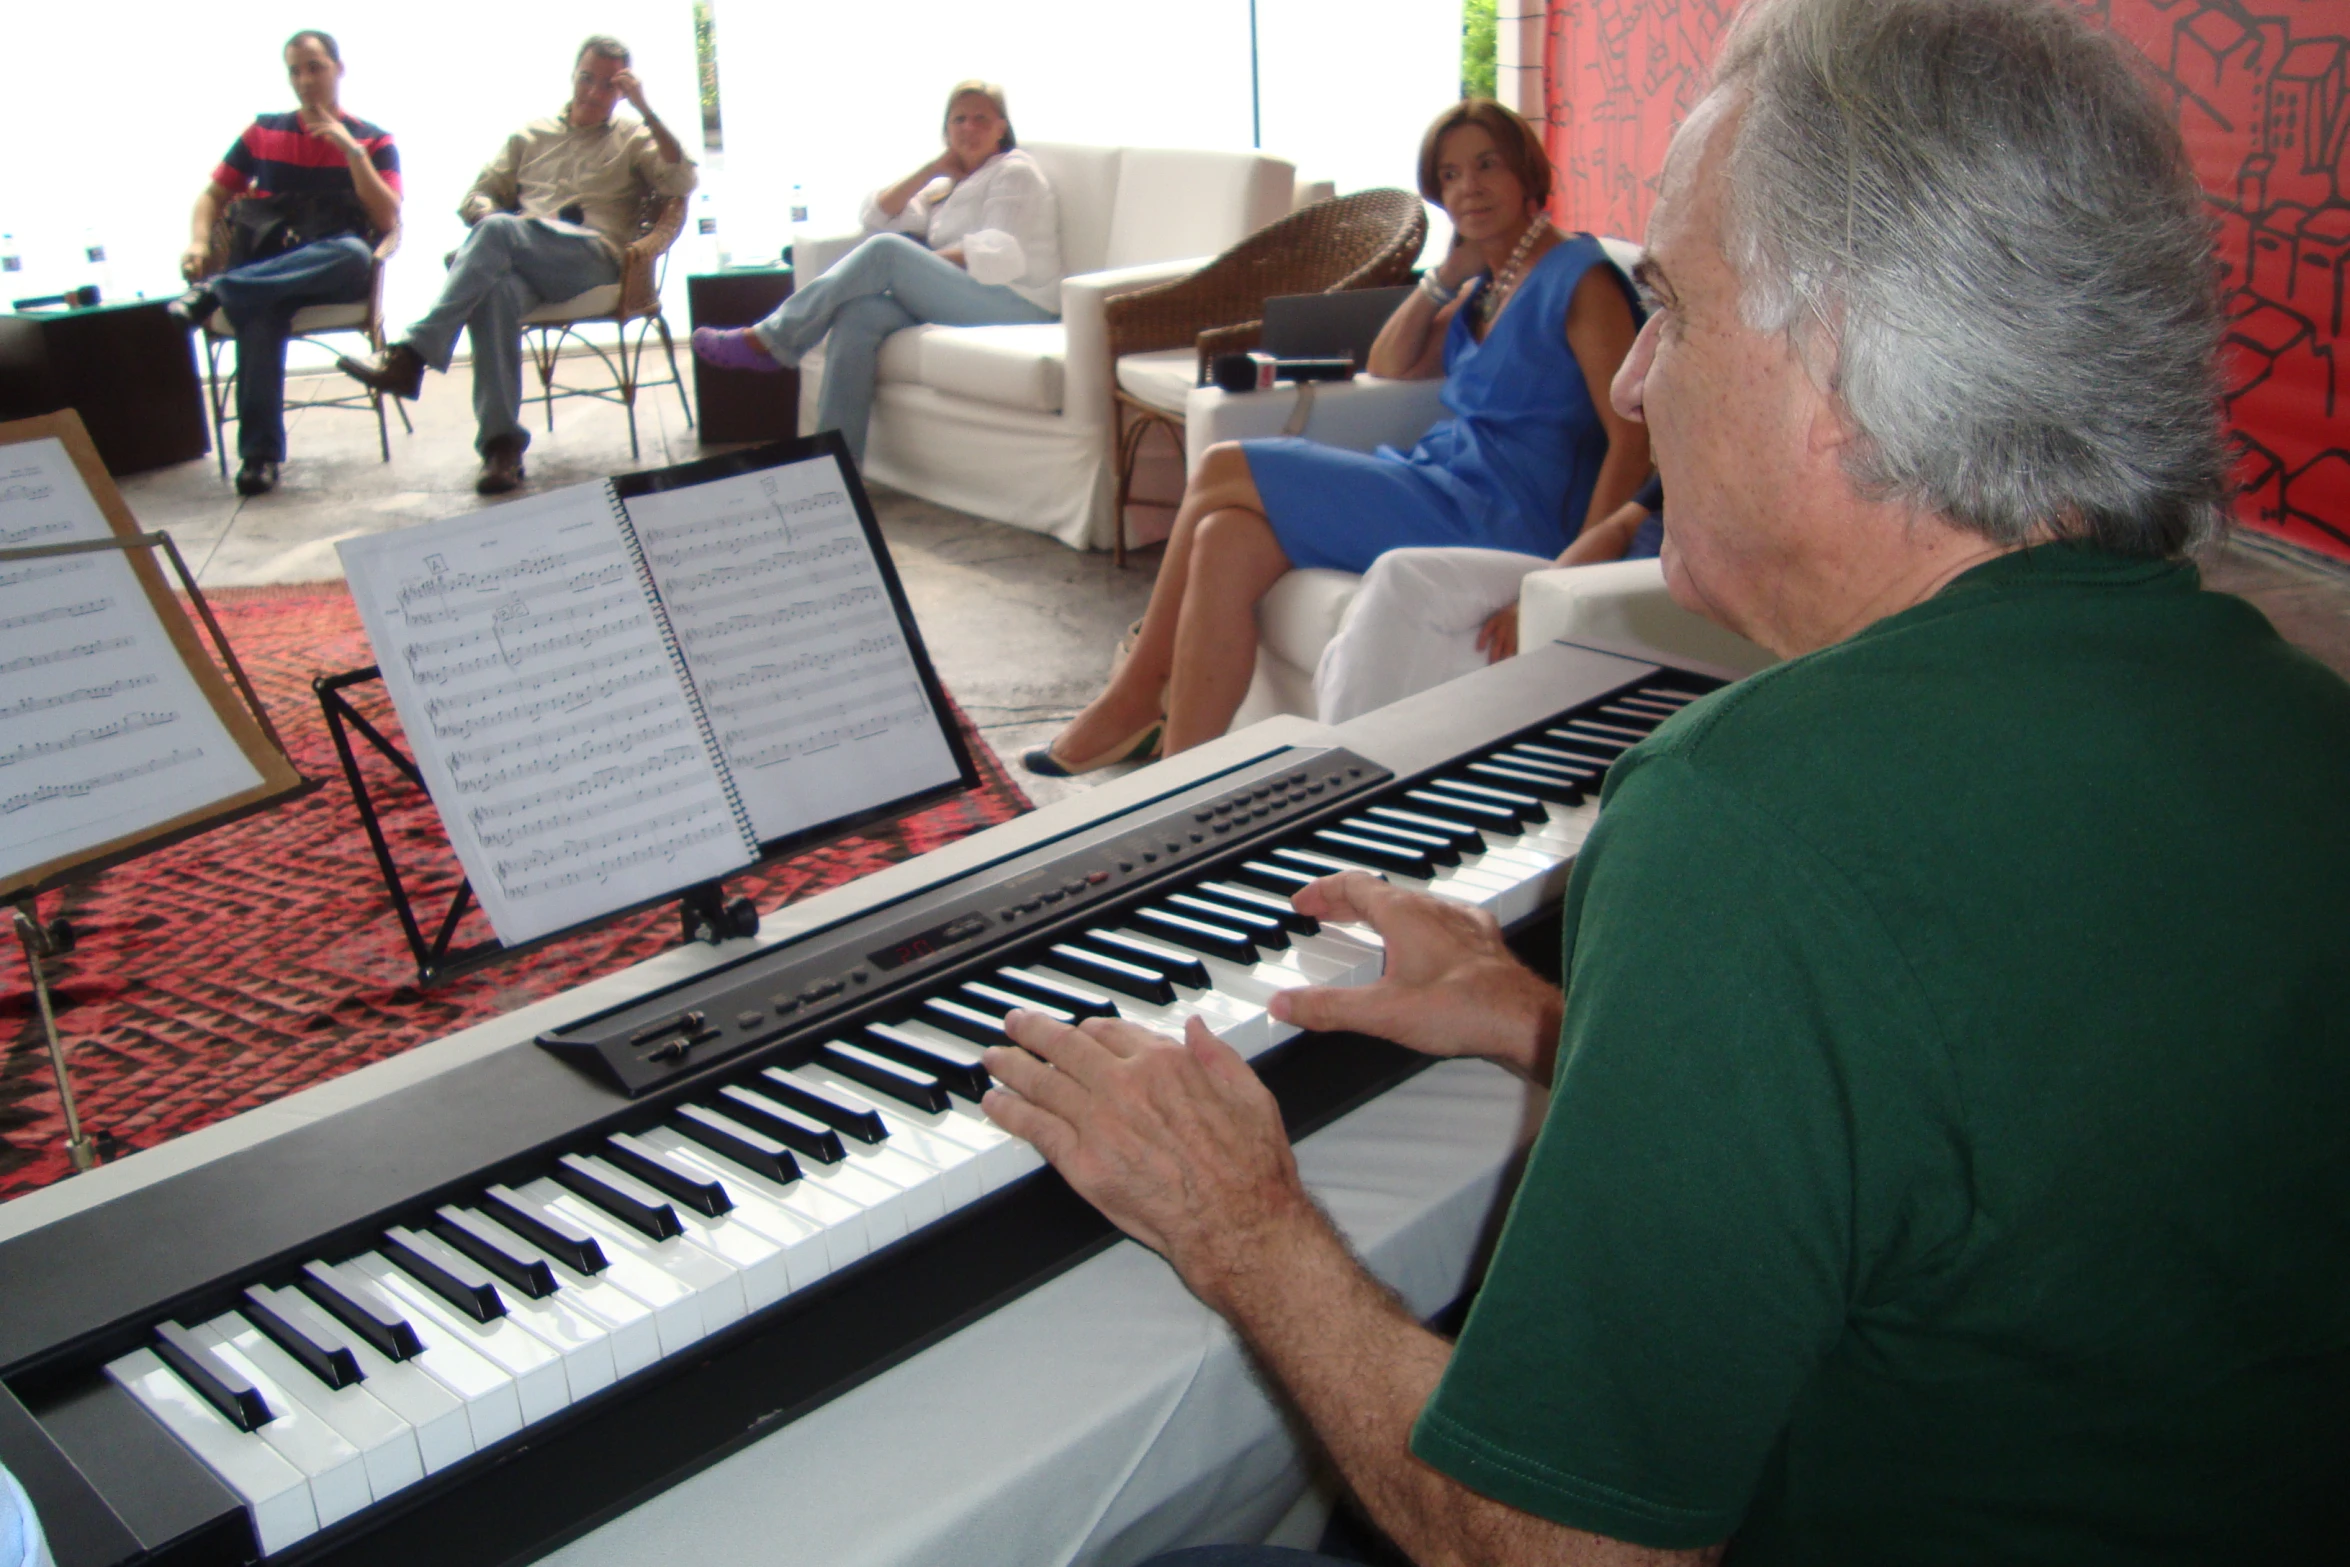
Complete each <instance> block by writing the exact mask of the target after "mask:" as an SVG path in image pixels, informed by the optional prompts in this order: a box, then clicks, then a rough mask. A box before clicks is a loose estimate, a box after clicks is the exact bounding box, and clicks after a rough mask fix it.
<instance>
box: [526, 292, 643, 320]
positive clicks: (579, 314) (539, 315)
mask: <svg viewBox="0 0 2350 1567" xmlns="http://www.w3.org/2000/svg"><path fill="white" fill-rule="evenodd" d="M619 308H620V285H619V284H617V283H604V284H599V285H598V286H597V287H595V288H591V289H589V290H588V291H587V292H586V293H584V294H574V295H573V296H572V297H571V298H569V299H555V300H549V301H548V302H547V303H546V304H543V305H541V306H539V307H538V309H536V310H533V311H532V312H531V313H530V314H529V315H527V316H524V317H523V318H522V324H523V325H524V326H560V325H562V324H563V323H564V322H566V321H594V320H597V319H600V318H602V317H606V316H609V315H611V314H612V312H613V311H615V310H617V309H619Z"/></svg>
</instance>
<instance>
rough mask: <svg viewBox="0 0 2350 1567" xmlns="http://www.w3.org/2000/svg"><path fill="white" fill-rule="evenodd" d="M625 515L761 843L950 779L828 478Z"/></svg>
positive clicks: (856, 534) (810, 473)
mask: <svg viewBox="0 0 2350 1567" xmlns="http://www.w3.org/2000/svg"><path fill="white" fill-rule="evenodd" d="M628 513H629V518H630V521H631V523H632V525H633V526H634V527H635V529H636V535H637V539H638V541H639V545H640V547H641V548H642V550H643V552H644V558H645V564H646V567H647V569H648V570H649V571H650V573H651V575H652V578H653V585H654V588H655V589H656V590H657V591H658V592H659V593H660V595H661V602H662V605H663V607H664V608H665V609H666V611H667V613H668V615H669V619H670V622H671V624H672V625H673V626H674V627H675V628H676V631H677V641H678V646H679V649H680V651H681V653H682V655H683V656H684V658H685V661H686V667H687V669H688V670H689V671H690V673H691V674H692V676H693V680H694V683H695V685H696V687H697V688H698V689H699V691H700V692H701V696H702V701H703V704H704V706H705V708H706V709H707V711H708V713H709V715H710V720H711V727H712V730H713V732H714V734H715V736H716V738H717V741H718V747H719V751H720V753H721V754H722V755H723V756H724V757H725V759H726V765H727V767H728V769H729V770H730V771H731V772H732V774H733V777H734V781H735V787H736V789H737V790H738V792H739V793H740V794H741V796H742V801H743V806H744V809H745V810H746V811H747V812H748V813H749V815H750V818H751V825H752V827H753V829H754V830H755V831H756V832H757V834H758V836H759V839H760V840H761V841H762V842H772V841H773V840H775V839H777V838H782V837H785V836H788V835H789V834H792V833H795V832H799V831H801V830H803V829H805V828H808V827H812V826H815V825H817V824H819V823H822V822H828V821H834V820H837V819H839V818H841V817H844V816H848V815H851V814H854V813H856V812H858V811H860V810H864V809H867V808H869V807H870V805H871V804H872V802H873V801H874V799H875V798H876V795H877V790H876V787H875V781H876V780H877V779H886V780H889V781H890V782H891V784H892V785H893V786H894V787H891V788H889V789H887V790H886V791H884V792H885V793H886V795H887V796H889V797H893V798H903V797H904V796H906V795H909V794H913V793H917V792H919V791H921V790H924V789H928V788H933V787H937V786H939V785H943V784H947V783H951V782H953V781H954V780H955V779H956V777H957V776H958V771H957V767H956V763H955V758H954V754H953V752H952V751H951V750H950V749H949V748H948V745H947V742H946V740H945V738H944V729H945V726H944V724H943V723H942V722H941V721H940V715H939V714H937V713H936V712H934V711H933V709H932V707H931V703H930V699H929V697H928V695H927V694H926V692H925V691H924V688H923V685H922V681H921V677H920V671H919V669H918V667H917V665H916V662H915V658H914V654H913V651H912V649H910V648H909V647H908V646H907V644H906V640H905V638H904V637H903V636H901V635H899V634H898V619H897V613H896V609H895V607H894V606H893V604H892V603H891V601H890V596H889V593H888V590H887V588H886V587H885V585H884V582H883V577H882V573H881V568H880V565H879V562H878V561H877V560H876V559H875V557H874V552H873V547H872V545H871V544H870V543H869V542H868V541H867V539H866V536H865V532H864V528H863V525H862V523H861V522H860V521H859V519H858V516H857V512H856V508H855V506H854V505H853V504H852V503H851V501H850V499H849V495H848V492H847V489H846V486H845V483H844V481H843V479H842V477H841V472H840V469H839V467H838V465H837V464H836V463H835V462H834V461H833V459H832V458H830V457H818V458H811V459H808V460H806V461H803V462H795V463H787V464H784V465H782V466H779V467H773V468H764V469H760V470H758V471H756V472H752V473H746V474H739V475H734V476H731V477H727V478H722V479H713V480H709V481H707V482H704V483H701V484H696V485H692V486H689V487H683V488H678V489H672V490H662V491H657V492H655V493H652V494H647V495H638V496H632V497H631V498H630V499H629V502H628Z"/></svg>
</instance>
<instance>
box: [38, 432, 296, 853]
mask: <svg viewBox="0 0 2350 1567" xmlns="http://www.w3.org/2000/svg"><path fill="white" fill-rule="evenodd" d="M113 536H114V530H113V529H112V528H111V527H109V526H108V524H107V521H106V516H105V513H104V512H103V510H101V508H100V506H99V503H98V500H97V498H96V496H94V495H93V494H92V493H91V491H90V487H89V484H88V483H86V482H85V481H84V479H83V477H82V474H81V471H80V470H79V469H77V468H76V467H75V465H74V461H73V457H72V455H71V453H69V452H68V451H67V449H66V447H65V443H64V442H63V441H61V440H58V439H56V438H54V437H44V438H41V439H36V440H29V441H21V442H18V443H16V444H13V445H7V446H0V549H26V548H33V547H38V546H41V545H51V544H76V543H83V542H87V541H93V540H100V539H107V538H111V537H113ZM263 782H264V779H263V777H262V774H261V771H260V769H258V768H257V767H256V766H255V765H254V764H253V762H252V761H251V760H250V759H249V758H248V757H247V756H246V755H245V753H244V751H243V749H242V748H241V747H240V745H239V744H238V741H237V738H236V737H235V736H234V735H232V734H231V733H230V732H229V730H228V727H227V725H226V724H225V723H224V722H223V720H222V719H221V717H220V715H219V714H218V713H217V712H215V711H214V709H213V706H212V703H211V701H210V700H209V699H208V698H207V696H206V694H205V693H204V691H203V690H202V689H201V688H200V687H199V686H198V684H197V681H196V677H195V675H194V674H193V673H192V672H191V671H190V670H189V668H188V667H187V664H186V662H185V660H184V658H183V656H182V654H181V652H180V650H179V648H178V646H177V645H176V644H175V643H174V642H173V640H172V637H171V634H170V632H169V631H168V630H167V629H166V628H165V626H164V623H163V620H162V618H161V617H160V615H159V614H158V612H157V610H156V607H155V604H154V602H153V601H151V600H150V599H149V598H148V596H147V591H146V589H145V588H144V587H143V586H142V585H141V584H140V581H139V578H138V575H137V573H136V571H135V570H134V568H133V567H132V565H131V562H130V559H129V558H128V557H127V556H125V555H124V554H122V553H120V552H118V551H112V550H105V551H93V552H91V553H88V554H80V555H64V556H49V557H45V558H38V559H32V560H25V559H21V558H20V559H18V560H16V561H12V562H6V563H0V823H5V826H0V880H6V879H8V878H10V877H13V876H16V875H18V874H20V873H22V872H26V871H28V870H31V869H32V868H34V867H38V866H45V865H49V864H51V863H52V862H54V861H56V860H58V859H60V858H62V857H65V856H69V855H74V854H79V853H82V852H85V851H88V850H91V849H94V848H97V847H98V846H101V845H104V844H108V843H113V842H116V841H117V840H120V839H123V838H126V837H130V836H132V835H135V834H139V833H143V832H146V831H147V830H149V829H151V828H157V827H161V826H163V825H164V824H167V823H170V822H173V821H175V820H177V819H179V818H182V817H184V816H185V815H186V814H187V812H188V811H189V810H190V809H191V808H192V807H194V806H197V805H201V804H205V803H208V802H215V801H222V800H227V799H229V798H230V797H232V796H235V795H238V794H240V793H242V792H244V791H247V790H251V789H255V788H257V787H259V786H260V785H261V784H262V783H263Z"/></svg>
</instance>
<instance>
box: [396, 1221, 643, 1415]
mask: <svg viewBox="0 0 2350 1567" xmlns="http://www.w3.org/2000/svg"><path fill="white" fill-rule="evenodd" d="M387 1233H389V1234H391V1235H394V1236H396V1237H398V1238H399V1240H400V1241H401V1243H402V1244H404V1245H406V1246H408V1247H409V1248H411V1249H412V1250H414V1251H415V1252H416V1254H417V1255H418V1256H420V1257H422V1258H423V1259H424V1260H425V1261H427V1262H429V1263H432V1264H434V1265H436V1266H438V1267H441V1268H445V1269H447V1270H448V1271H449V1272H451V1273H454V1274H456V1275H457V1276H458V1277H459V1278H461V1279H466V1278H471V1277H474V1276H479V1277H481V1278H485V1279H492V1281H493V1282H495V1280H494V1276H493V1275H491V1274H490V1273H489V1271H488V1270H487V1269H485V1268H483V1267H482V1266H481V1265H480V1264H479V1263H477V1262H475V1261H474V1260H473V1259H472V1258H471V1257H468V1256H466V1255H465V1254H464V1253H463V1252H461V1251H459V1250H458V1249H457V1248H456V1247H454V1246H451V1245H450V1244H449V1243H448V1242H446V1241H444V1240H442V1239H441V1238H440V1237H439V1236H437V1235H430V1234H426V1233H425V1232H423V1231H421V1230H406V1229H402V1228H400V1227H398V1226H397V1225H395V1226H393V1227H392V1229H391V1230H389V1231H388V1232H387ZM498 1294H499V1297H500V1298H501V1299H502V1300H504V1301H505V1303H506V1316H505V1319H504V1320H506V1321H508V1322H511V1323H514V1324H516V1325H517V1326H519V1327H520V1328H521V1329H522V1330H523V1331H524V1332H526V1333H528V1334H530V1335H531V1336H532V1337H533V1338H535V1339H537V1340H538V1341H539V1342H540V1343H542V1344H544V1345H546V1346H547V1347H548V1348H549V1349H551V1350H553V1351H554V1352H555V1353H556V1354H557V1355H559V1356H561V1357H562V1360H563V1382H564V1386H565V1387H566V1388H567V1389H568V1390H569V1392H570V1395H571V1396H570V1402H573V1403H576V1402H578V1401H579V1400H580V1399H583V1398H585V1397H587V1396H588V1395H589V1394H590V1393H600V1392H602V1391H603V1390H604V1389H605V1388H608V1387H610V1386H611V1385H612V1384H613V1382H614V1381H616V1380H617V1379H618V1373H617V1372H616V1371H615V1370H614V1369H613V1365H612V1344H611V1334H610V1333H609V1331H608V1330H607V1329H606V1328H605V1326H604V1324H603V1323H602V1322H600V1321H598V1320H596V1319H595V1318H594V1317H592V1316H587V1315H584V1314H582V1313H580V1312H577V1311H574V1310H573V1309H571V1307H570V1306H569V1305H568V1304H566V1303H565V1302H563V1301H561V1300H558V1299H557V1298H555V1297H554V1296H551V1295H550V1296H548V1297H547V1298H546V1299H544V1300H533V1299H531V1298H530V1297H529V1296H528V1295H525V1294H523V1293H522V1291H520V1290H518V1289H512V1288H507V1287H504V1286H500V1287H499V1290H498Z"/></svg>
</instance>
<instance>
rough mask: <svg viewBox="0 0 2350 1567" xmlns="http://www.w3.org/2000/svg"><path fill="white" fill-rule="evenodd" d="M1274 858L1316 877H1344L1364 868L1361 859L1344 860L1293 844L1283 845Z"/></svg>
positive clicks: (1273, 855)
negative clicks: (1349, 872) (1350, 872)
mask: <svg viewBox="0 0 2350 1567" xmlns="http://www.w3.org/2000/svg"><path fill="white" fill-rule="evenodd" d="M1272 857H1273V858H1274V859H1275V860H1278V861H1280V862H1282V863H1284V864H1288V865H1295V866H1298V867H1300V868H1301V869H1303V870H1306V871H1309V872H1311V873H1312V874H1313V875H1314V876H1316V877H1323V876H1343V875H1345V874H1346V873H1347V872H1348V871H1359V870H1362V869H1363V868H1364V866H1363V862H1362V861H1361V860H1359V859H1356V860H1342V859H1338V858H1336V857H1335V856H1332V855H1328V854H1320V853H1317V852H1315V851H1314V850H1312V849H1300V848H1297V847H1295V846H1294V845H1291V844H1283V845H1282V846H1281V847H1280V848H1278V849H1275V850H1274V851H1273V854H1272Z"/></svg>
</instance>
